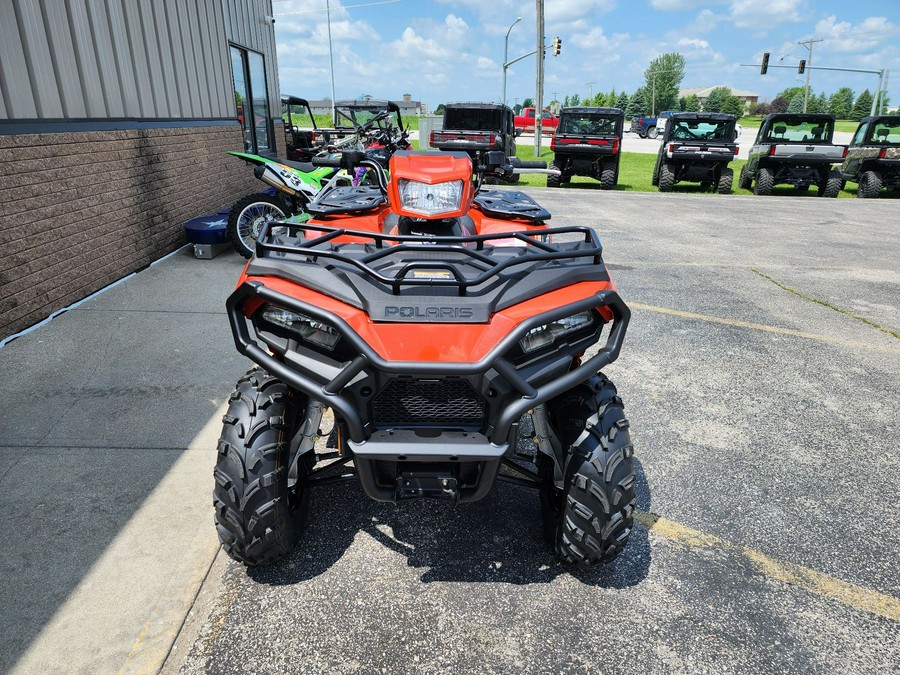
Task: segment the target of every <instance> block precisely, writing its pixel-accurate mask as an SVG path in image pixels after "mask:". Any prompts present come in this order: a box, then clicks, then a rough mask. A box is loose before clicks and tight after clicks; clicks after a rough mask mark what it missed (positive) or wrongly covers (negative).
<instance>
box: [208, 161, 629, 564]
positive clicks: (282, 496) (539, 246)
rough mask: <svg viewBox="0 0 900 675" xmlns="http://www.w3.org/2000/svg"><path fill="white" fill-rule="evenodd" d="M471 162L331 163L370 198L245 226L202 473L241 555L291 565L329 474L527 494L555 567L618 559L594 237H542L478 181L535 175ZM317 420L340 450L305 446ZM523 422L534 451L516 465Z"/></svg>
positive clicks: (536, 219) (620, 335)
mask: <svg viewBox="0 0 900 675" xmlns="http://www.w3.org/2000/svg"><path fill="white" fill-rule="evenodd" d="M328 161H330V160H325V162H326V163H327V162H328ZM484 161H485V164H484V165H482V166H476V167H473V166H472V163H471V160H470V159H469V157H468V156H467V155H465V154H464V153H421V152H398V153H397V154H396V155H394V157H393V158H392V159H391V162H390V179H389V180H388V178H387V176H386V174H385V172H384V171H383V170H382V169H381V168H380V167H379V166H378V165H377V164H376V163H374V162H371V161H368V160H366V159H364V158H363V156H362V155H361V154H360V153H345V154H344V155H343V158H342V159H341V162H342V165H343V166H344V168H348V169H352V168H355V167H356V166H365V167H366V168H367V169H370V170H371V173H372V174H373V175H374V176H375V182H376V184H375V185H372V186H359V187H350V186H348V187H340V188H336V189H334V190H332V191H330V192H328V193H327V194H322V195H319V196H318V197H317V198H316V199H315V200H314V201H313V202H311V203H310V204H309V211H310V213H311V214H312V216H313V218H312V220H310V221H308V222H306V223H302V224H300V223H289V222H274V223H271V224H268V225H267V226H266V227H265V229H264V230H263V232H262V233H261V235H260V237H259V240H258V242H257V248H256V254H255V255H254V257H253V258H252V259H251V260H250V261H249V262H248V263H247V266H246V267H245V268H244V271H243V273H242V275H241V277H240V279H239V281H238V285H237V289H236V290H235V291H234V293H233V294H232V295H231V296H230V297H229V299H228V303H227V306H228V315H229V318H230V321H231V326H232V330H233V333H234V339H235V343H236V345H237V348H238V350H239V351H240V352H241V353H242V354H244V355H246V356H248V357H249V358H250V359H252V360H253V361H255V362H256V363H257V364H258V366H259V367H258V368H254V369H253V370H251V371H250V372H249V373H247V374H246V375H245V376H244V377H243V378H241V380H240V381H239V382H238V384H237V388H236V390H235V392H234V393H233V394H232V396H231V398H230V405H229V408H228V413H227V414H226V415H225V418H224V426H223V430H222V438H221V440H220V441H219V446H218V449H219V454H218V459H217V463H216V469H215V479H216V485H215V491H214V502H215V509H216V516H215V517H216V524H217V527H218V532H219V538H220V540H221V542H222V544H223V546H224V548H225V550H226V552H227V553H228V554H229V555H230V556H231V557H232V558H234V559H235V560H238V561H241V562H244V563H246V564H248V565H256V564H265V563H269V562H272V561H274V560H276V559H278V558H279V557H281V556H284V555H285V554H287V553H289V552H290V551H291V549H292V548H293V547H294V545H295V544H296V542H297V539H298V537H299V534H300V532H301V529H302V527H303V524H304V522H305V519H306V516H307V513H308V510H309V494H310V490H312V488H314V487H316V486H317V485H322V484H326V483H332V482H335V481H336V480H345V479H353V480H357V479H358V480H359V482H360V483H361V485H362V488H363V490H364V491H365V493H366V494H367V495H369V496H370V497H371V498H373V499H376V500H380V501H388V502H399V501H403V500H407V499H413V498H420V497H429V498H436V499H446V500H449V501H453V502H472V501H476V500H479V499H481V498H483V497H484V496H485V495H486V494H487V493H488V491H489V490H490V489H491V486H492V485H493V484H494V483H495V482H496V481H505V482H509V483H513V484H515V485H520V486H527V487H531V488H535V489H536V490H538V491H539V493H540V502H541V511H542V520H543V529H544V533H545V535H546V536H547V538H548V541H549V542H550V544H551V545H552V546H553V547H554V550H555V551H556V553H557V555H558V556H559V557H560V558H561V559H562V560H564V561H566V562H569V563H573V564H578V565H590V564H593V563H598V562H606V561H609V560H612V559H613V558H614V557H615V556H616V555H617V554H618V553H619V551H621V550H622V548H623V547H624V546H625V544H626V542H627V540H628V536H629V533H630V531H631V526H632V512H633V509H634V494H635V493H634V484H635V473H634V467H633V462H632V453H633V450H632V446H631V442H630V440H629V432H628V421H627V420H626V419H625V415H624V412H623V405H622V400H621V399H620V398H619V397H618V395H617V393H616V388H615V386H613V384H612V383H611V382H610V381H609V380H608V379H607V378H606V377H605V376H604V375H603V374H602V373H600V370H601V368H603V367H604V366H606V365H608V364H609V363H610V362H612V361H614V360H615V359H616V358H617V357H618V355H619V351H620V349H621V347H622V342H623V339H624V337H625V331H626V328H627V326H628V321H629V317H630V312H629V310H628V308H627V307H626V305H625V303H624V302H622V300H621V299H620V298H619V296H618V294H617V292H616V287H615V285H614V284H613V282H612V279H611V278H610V276H609V272H608V271H607V269H606V266H605V265H604V264H603V260H602V255H601V254H602V247H601V245H600V242H599V240H598V239H597V234H596V232H595V231H594V230H593V229H591V228H588V227H561V228H548V227H547V225H546V221H547V220H549V218H550V214H549V213H548V212H547V211H546V210H545V209H543V208H542V207H540V206H539V205H538V204H537V203H536V202H534V201H533V200H532V199H531V198H530V197H529V196H528V195H526V194H524V193H522V192H517V191H509V190H506V189H504V190H499V189H490V190H489V189H481V185H482V181H483V179H484V177H485V175H488V176H492V177H496V178H507V179H508V178H509V177H510V176H511V175H514V174H515V173H524V172H534V171H541V170H543V171H544V172H546V170H545V167H546V165H545V164H544V163H543V162H541V163H529V164H530V166H523V164H524V163H521V162H519V163H516V165H515V166H514V165H511V164H510V163H509V161H510V160H507V158H506V157H504V156H503V153H499V152H498V153H487V154H486V156H485V160H484ZM513 161H514V160H513ZM320 163H321V162H320ZM535 164H539V165H540V166H541V167H542V169H537V168H535V167H534V165H535ZM473 173H474V177H473ZM598 345H599V348H597V346H598ZM326 408H330V409H331V411H332V412H333V417H334V421H335V422H334V424H335V426H334V434H333V437H334V438H335V439H336V441H335V444H336V446H337V449H336V451H335V452H321V451H320V450H317V448H316V445H315V441H316V438H317V436H318V435H319V434H321V431H320V424H321V422H322V418H323V414H324V412H325V410H326ZM520 429H522V430H523V433H525V432H524V430H525V429H528V431H527V437H532V438H533V439H534V454H533V455H531V454H528V455H523V454H520V453H519V451H518V437H519V435H520ZM514 458H516V459H519V460H520V461H518V462H516V461H513V460H514ZM523 458H525V459H527V460H528V461H527V463H526V462H522V461H521V460H522V459H523ZM351 463H352V467H353V470H352V471H351V470H350V468H349V466H348V465H349V464H351ZM501 469H502V470H501Z"/></svg>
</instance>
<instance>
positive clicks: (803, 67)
mask: <svg viewBox="0 0 900 675" xmlns="http://www.w3.org/2000/svg"><path fill="white" fill-rule="evenodd" d="M805 70H806V59H800V63H799V64H797V72H798V73H802V72H804V71H805Z"/></svg>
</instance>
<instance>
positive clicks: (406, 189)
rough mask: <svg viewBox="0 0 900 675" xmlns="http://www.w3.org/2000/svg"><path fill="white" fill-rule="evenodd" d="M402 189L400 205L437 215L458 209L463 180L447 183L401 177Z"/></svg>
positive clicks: (405, 209) (407, 208)
mask: <svg viewBox="0 0 900 675" xmlns="http://www.w3.org/2000/svg"><path fill="white" fill-rule="evenodd" d="M397 186H398V188H399V190H400V206H401V208H402V209H403V210H404V211H411V212H412V213H419V214H421V215H423V216H437V215H440V214H442V213H453V212H454V211H458V210H459V208H460V205H461V204H462V193H463V182H462V181H461V180H451V181H447V182H445V183H435V184H434V185H429V184H428V183H420V182H419V181H415V180H408V179H406V178H401V179H400V180H399V181H398V182H397Z"/></svg>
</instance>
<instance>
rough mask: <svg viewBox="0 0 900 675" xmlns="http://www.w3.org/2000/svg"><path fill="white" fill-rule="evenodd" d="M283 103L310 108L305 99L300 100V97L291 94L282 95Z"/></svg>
mask: <svg viewBox="0 0 900 675" xmlns="http://www.w3.org/2000/svg"><path fill="white" fill-rule="evenodd" d="M281 102H282V103H290V104H291V105H302V106H309V102H308V101H307V100H306V99H305V98H300V97H299V96H291V95H290V94H282V95H281Z"/></svg>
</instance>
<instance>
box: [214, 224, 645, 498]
mask: <svg viewBox="0 0 900 675" xmlns="http://www.w3.org/2000/svg"><path fill="white" fill-rule="evenodd" d="M276 224H277V223H276ZM316 229H317V230H319V231H321V230H325V229H330V228H324V227H323V226H316ZM560 231H565V232H578V233H582V234H585V233H586V232H587V233H589V234H586V236H587V237H589V238H590V239H592V240H593V241H596V234H595V233H594V232H593V231H592V230H588V229H587V228H556V229H554V230H543V231H541V232H535V233H530V232H528V233H503V234H502V235H479V236H474V237H457V238H448V240H449V241H447V240H444V239H442V240H441V241H442V243H441V244H440V245H438V246H433V245H429V246H428V247H427V250H428V251H434V250H435V249H436V248H440V249H446V250H449V251H453V252H456V253H464V254H466V255H469V256H478V249H472V248H466V247H465V246H464V244H466V243H471V242H479V243H480V242H484V241H488V240H490V239H509V238H512V237H513V236H514V235H516V238H525V239H527V240H528V241H529V242H531V241H533V240H534V238H535V237H537V236H539V235H541V234H548V233H550V234H552V233H557V232H560ZM340 234H348V235H353V236H371V237H372V238H373V239H374V240H378V241H381V242H382V243H383V242H384V241H385V240H387V239H395V240H396V239H400V240H402V243H398V244H397V246H395V247H388V248H387V249H386V250H389V249H390V248H394V249H395V250H397V249H400V248H403V249H405V250H409V248H408V247H409V246H412V245H414V244H413V242H415V241H419V242H420V244H419V245H420V246H421V243H423V242H424V241H427V242H428V243H429V244H431V243H433V241H434V240H433V239H430V238H423V237H386V236H383V235H369V234H368V233H363V232H356V231H350V230H332V231H331V232H329V233H328V234H326V235H324V237H320V238H319V239H317V240H314V242H306V245H305V246H281V245H278V246H274V245H269V244H267V243H263V244H262V249H263V253H266V252H268V251H278V252H281V253H302V254H305V255H315V256H317V257H319V256H321V257H324V258H326V259H329V258H336V257H339V258H341V259H343V260H346V261H348V262H349V261H350V260H349V259H348V257H347V256H345V255H343V254H341V253H339V252H336V251H333V250H329V251H325V252H323V251H321V250H317V249H313V248H312V246H311V244H312V243H316V244H321V243H322V239H326V241H330V240H331V239H333V238H334V237H335V236H339V235H340ZM260 239H261V240H264V237H261V238H260ZM477 245H478V244H476V246H477ZM534 250H535V252H534V254H533V255H526V256H523V260H522V261H519V262H533V261H534V260H535V259H548V260H555V259H560V258H572V257H583V258H586V261H585V262H586V264H591V265H594V264H598V262H597V261H599V260H600V258H599V256H600V252H599V251H600V249H599V242H597V247H596V248H595V247H591V248H590V249H585V250H580V251H559V250H556V249H554V247H553V245H552V244H546V243H541V245H540V246H538V247H536V248H535V249H534ZM378 257H381V251H379V252H378ZM478 257H479V259H480V256H478ZM488 262H489V263H491V264H493V265H495V267H494V269H491V270H488V271H487V272H485V274H483V275H480V276H479V280H478V281H479V283H481V282H483V281H484V278H483V277H484V276H485V275H488V276H494V275H495V274H498V273H499V272H500V271H502V270H501V269H499V268H506V267H508V266H509V264H516V261H505V262H504V263H499V264H498V263H496V262H493V261H488ZM353 263H354V265H356V266H357V267H358V268H359V269H361V270H362V271H364V272H366V273H371V275H372V276H373V278H377V279H378V280H379V281H381V282H382V283H384V284H386V285H387V286H389V287H391V288H393V289H395V292H396V293H399V292H400V290H399V289H400V287H401V286H404V285H407V284H409V285H419V283H418V282H419V281H420V280H418V279H399V280H398V279H395V278H383V279H382V278H381V275H380V273H378V272H377V271H375V270H373V269H371V268H369V267H368V265H366V264H365V263H363V262H359V261H358V260H357V261H353ZM599 264H602V262H600V263H599ZM431 266H432V267H433V264H432V265H431ZM407 271H408V270H407ZM435 281H436V280H431V283H434V282H435ZM438 281H441V285H446V284H448V283H449V284H455V285H458V286H459V287H460V294H461V295H462V294H464V293H465V289H466V288H467V287H469V286H472V285H474V283H472V282H470V281H466V280H465V279H463V278H462V275H454V279H452V280H438ZM251 301H262V302H264V303H268V304H271V305H275V306H277V307H281V308H283V309H286V310H290V311H294V312H298V313H301V314H305V315H307V316H309V317H311V318H313V319H316V320H318V321H321V322H323V323H325V324H327V325H329V326H331V327H333V328H334V329H335V330H336V331H337V332H338V333H339V334H340V336H341V339H342V340H346V341H347V342H348V343H349V345H350V346H351V348H352V350H353V351H354V352H355V353H357V356H356V357H355V358H353V359H352V360H351V361H349V362H347V363H346V364H345V366H344V367H343V369H342V370H341V371H340V373H339V374H338V375H336V376H335V377H333V378H332V379H331V380H329V381H328V382H325V383H322V382H319V381H316V380H315V379H313V378H312V377H310V376H308V375H306V374H304V373H302V372H298V371H297V370H296V369H294V368H293V367H291V366H290V365H289V364H287V363H285V362H284V361H282V360H281V359H280V358H278V357H276V356H273V355H272V354H270V353H269V352H268V351H267V350H266V349H264V348H263V347H262V346H260V344H259V343H258V342H257V340H256V336H254V335H252V334H251V327H250V326H251V324H250V320H249V319H248V317H247V315H246V313H245V311H244V308H245V307H246V306H247V304H248V302H251ZM226 305H227V309H228V317H229V321H230V323H231V328H232V333H233V335H234V340H235V345H236V347H237V349H238V351H239V352H240V353H241V354H244V355H245V356H247V357H248V358H250V359H251V360H252V361H254V362H255V363H257V364H258V365H259V366H261V367H262V368H264V369H265V370H266V371H268V372H269V373H271V374H272V375H274V376H276V377H278V378H280V379H281V380H283V381H284V382H286V383H287V384H289V385H290V386H291V387H293V388H295V389H297V390H298V391H301V392H303V393H304V394H306V395H307V396H309V397H311V398H313V399H316V400H319V401H322V402H323V403H325V404H326V405H328V406H330V407H331V408H332V409H333V410H334V411H335V413H336V416H338V417H340V418H341V419H342V421H343V423H344V424H345V425H346V431H347V441H348V442H349V443H348V445H349V446H350V447H351V448H353V449H354V451H355V452H359V454H363V455H365V450H364V449H363V448H364V447H365V444H366V442H367V441H368V440H369V439H370V438H371V435H370V434H369V433H367V431H366V425H365V422H364V420H363V417H362V415H361V414H360V412H359V410H358V409H357V408H356V407H355V406H354V405H353V403H352V402H351V401H350V400H348V399H347V398H345V397H343V396H341V391H342V390H343V389H344V388H345V387H346V386H347V385H348V384H350V383H351V382H352V381H353V380H354V378H356V377H357V376H358V375H360V373H363V371H364V370H366V369H370V370H372V369H374V370H378V371H381V372H382V373H384V374H387V375H389V376H402V375H406V376H414V377H416V378H429V377H436V378H442V377H456V376H472V375H485V374H486V373H488V371H491V370H493V371H494V372H496V373H497V374H498V375H499V376H500V377H502V378H503V379H504V380H505V381H506V382H507V383H508V384H509V385H510V387H511V389H512V390H514V391H515V392H516V394H517V395H518V398H513V399H512V400H510V401H509V402H508V403H507V404H506V405H505V406H504V407H502V408H501V409H500V410H499V414H496V415H494V417H493V418H492V419H489V420H488V424H487V427H486V431H485V434H484V436H483V438H484V441H485V444H484V446H483V451H479V452H481V454H482V456H481V457H480V458H481V459H482V460H484V463H483V469H482V471H481V474H482V475H481V478H480V479H479V481H478V485H477V487H475V488H474V489H472V490H469V491H466V492H463V491H461V494H460V495H459V496H458V499H459V500H460V501H475V500H477V499H480V498H482V497H483V496H484V495H485V494H486V492H487V491H488V490H489V489H490V487H491V485H492V484H493V482H494V478H495V477H496V474H497V470H498V469H499V466H500V463H501V461H502V460H503V456H504V455H505V454H507V450H508V442H509V439H510V432H511V430H512V427H513V425H514V424H515V423H516V422H517V421H518V419H519V418H520V417H521V416H522V414H523V413H525V412H526V411H527V410H529V409H531V408H533V407H534V406H536V405H540V404H541V403H545V402H547V401H549V400H550V399H552V398H554V397H556V396H559V395H561V394H563V393H564V392H566V391H568V390H569V389H571V388H572V387H575V386H577V385H578V384H580V383H582V382H585V381H586V380H588V379H589V378H590V377H591V376H593V375H595V374H596V373H598V372H599V371H600V370H601V369H603V368H604V367H605V366H607V365H609V364H610V363H611V362H613V361H615V360H616V358H618V356H619V352H620V351H621V348H622V343H623V341H624V338H625V332H626V330H627V327H628V322H629V320H630V317H631V312H630V310H629V309H628V307H627V306H626V305H625V303H624V302H623V301H622V299H621V298H620V297H619V295H618V294H617V293H616V292H615V291H612V290H606V291H600V292H598V293H596V294H593V295H591V296H588V297H586V298H583V299H581V300H578V301H577V302H574V303H570V304H568V305H565V306H562V307H558V308H555V309H553V310H550V311H547V312H544V313H542V314H539V315H536V316H533V317H530V318H528V319H526V320H525V321H523V322H522V323H520V324H519V325H518V326H517V327H516V328H515V329H514V330H513V331H512V332H511V333H509V334H508V335H506V336H505V337H504V338H503V339H502V340H501V341H500V342H499V343H498V344H497V345H496V346H495V347H494V348H493V349H492V350H491V351H490V352H489V353H488V354H487V355H486V356H484V357H483V358H482V359H480V360H479V361H477V362H474V363H439V362H418V361H387V360H385V359H383V358H382V357H381V356H380V355H379V354H377V353H376V352H375V350H374V349H372V347H371V346H370V345H369V344H368V343H367V342H366V341H365V340H364V339H363V338H362V337H360V335H359V334H358V333H356V332H355V331H354V330H353V329H352V328H351V327H350V326H349V325H348V324H347V323H346V322H345V321H344V320H343V319H341V318H340V317H338V316H335V315H334V314H331V313H329V312H325V311H323V310H322V309H320V308H319V307H317V306H315V305H312V304H310V303H307V302H304V301H302V300H299V299H297V298H294V297H291V296H288V295H285V294H283V293H279V292H277V291H274V290H272V289H271V288H269V287H267V286H265V285H264V284H263V283H262V282H259V281H248V282H245V283H243V284H241V286H239V287H238V288H237V289H236V290H235V291H234V293H232V294H231V296H229V298H228V300H227V303H226ZM599 308H609V310H610V311H611V313H612V315H613V321H612V325H611V327H610V329H609V332H608V335H607V340H606V344H605V345H603V346H602V347H601V348H600V349H599V351H598V352H597V353H596V354H594V355H593V356H591V357H590V358H589V359H587V360H586V361H584V362H583V363H581V364H580V365H578V366H577V367H575V368H574V369H572V370H569V371H568V372H566V373H565V374H563V375H561V376H560V377H558V378H556V379H553V380H551V381H550V382H546V383H543V384H537V383H535V382H534V380H535V379H537V378H536V377H534V376H533V377H531V378H529V377H527V376H526V375H524V374H523V373H522V372H520V371H519V370H518V369H517V368H516V366H515V364H514V363H513V362H512V361H511V360H509V359H508V358H507V354H508V353H509V352H510V351H511V350H514V349H515V348H516V346H517V343H518V341H519V340H521V339H522V338H523V337H525V336H526V335H527V334H528V333H529V332H530V331H531V330H533V329H535V328H537V327H539V326H542V325H544V324H547V323H551V322H553V321H556V320H559V319H563V318H565V317H568V316H571V315H573V314H577V313H579V312H584V311H588V310H593V309H599ZM370 459H371V458H370ZM370 459H362V458H360V460H361V461H358V462H357V471H358V475H359V478H360V481H361V482H362V484H363V487H364V489H365V490H366V492H367V493H368V494H369V496H371V497H373V498H375V499H379V500H382V501H394V500H395V499H396V498H397V495H396V493H395V492H394V491H392V490H386V489H385V488H384V487H381V486H378V485H376V479H375V476H374V468H373V467H372V465H371V464H372V462H371V461H370ZM388 459H391V458H390V457H388ZM470 459H476V457H475V456H474V455H473V456H472V457H470Z"/></svg>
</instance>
